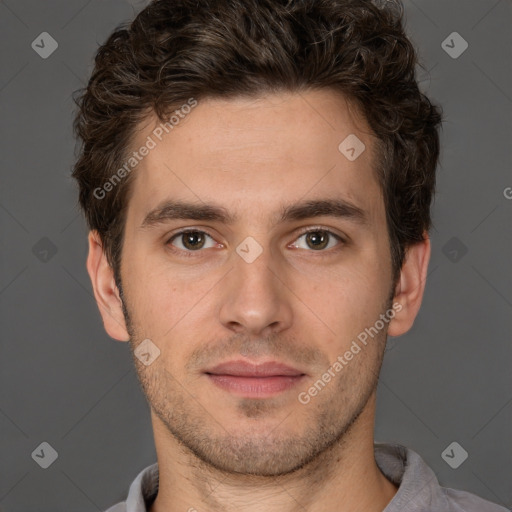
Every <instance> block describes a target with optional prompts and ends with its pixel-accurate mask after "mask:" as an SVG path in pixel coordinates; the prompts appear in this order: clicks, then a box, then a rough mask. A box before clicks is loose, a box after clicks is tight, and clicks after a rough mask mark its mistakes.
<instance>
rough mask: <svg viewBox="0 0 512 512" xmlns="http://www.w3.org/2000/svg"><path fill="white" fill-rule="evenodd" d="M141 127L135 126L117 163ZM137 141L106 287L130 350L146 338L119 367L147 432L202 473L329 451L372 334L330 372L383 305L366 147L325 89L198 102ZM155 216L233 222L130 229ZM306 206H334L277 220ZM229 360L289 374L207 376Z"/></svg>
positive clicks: (275, 466)
mask: <svg viewBox="0 0 512 512" xmlns="http://www.w3.org/2000/svg"><path fill="white" fill-rule="evenodd" d="M157 124H158V122H157V121H156V118H152V119H151V120H150V122H149V123H145V124H144V126H141V130H140V132H139V133H138V135H137V138H136V140H135V143H134V147H135V148H139V147H140V146H142V145H143V144H144V143H146V141H147V137H148V136H151V135H152V132H153V130H154V129H155V127H156V126H157ZM354 135H355V136H356V137H357V138H358V139H359V140H360V141H362V142H363V143H364V144H365V147H366V149H365V150H364V151H363V152H362V153H361V154H360V156H358V157H357V158H356V159H355V160H353V159H349V158H347V156H346V155H349V156H352V153H353V152H351V151H350V146H351V145H350V144H349V147H348V148H345V146H343V148H344V150H343V151H344V152H343V151H340V149H338V147H339V146H340V143H341V142H342V141H344V140H345V139H346V138H347V137H348V136H354ZM152 137H153V139H155V141H156V143H157V144H156V147H154V148H153V149H151V151H150V152H149V155H147V156H146V157H145V158H144V159H143V160H142V161H141V163H140V164H139V165H138V167H137V169H136V170H134V171H133V172H134V173H135V175H134V176H133V177H134V183H133V185H134V188H133V195H132V196H131V198H130V202H129V206H128V211H127V221H126V232H125V241H124V246H123V251H122V268H121V278H122V285H123V286H122V288H123V292H124V297H125V307H126V312H127V313H128V318H127V319H126V320H127V321H128V329H129V333H130V336H131V340H130V341H131V343H132V346H133V348H134V349H135V348H136V347H137V345H138V344H139V343H140V342H141V341H142V340H145V339H147V338H149V339H150V340H151V342H152V343H154V344H155V345H156V346H157V347H158V349H159V350H160V355H159V357H157V358H156V359H155V360H154V361H153V362H152V363H151V364H150V365H148V366H146V365H144V364H142V363H141V362H140V361H139V360H138V359H135V362H136V365H137V372H138V375H139V378H140V381H141V383H142V385H143V388H144V391H145V393H146V395H147V398H148V401H149V403H150V405H151V408H152V413H153V421H154V423H155V425H154V426H155V431H158V432H159V433H160V434H159V435H160V436H164V437H165V436H169V435H172V436H174V437H175V438H177V439H178V440H180V441H181V442H182V443H183V445H185V447H187V448H188V449H190V450H191V451H192V452H193V453H195V454H196V455H197V456H198V457H199V458H200V459H201V460H203V461H205V462H207V463H209V464H211V465H213V466H215V467H217V468H219V469H223V470H226V471H233V472H241V473H253V474H260V475H275V474H281V473H286V472H290V471H292V470H294V469H297V468H298V467H299V466H301V465H302V464H304V463H305V462H308V461H310V460H312V459H313V458H314V457H316V456H317V455H319V454H320V453H322V452H323V451H324V450H325V449H327V448H328V447H329V446H331V445H332V443H333V442H335V441H336V440H339V439H341V438H342V436H343V434H344V433H345V432H346V431H347V429H348V427H349V426H350V425H351V424H353V422H354V420H356V419H357V418H358V417H359V415H360V414H361V412H362V411H363V410H364V409H365V406H366V405H367V403H368V399H369V398H370V397H371V396H372V394H373V393H374V392H375V386H376V383H377V374H378V371H379V369H380V364H381V361H382V357H383V352H384V346H385V337H386V325H385V326H384V328H382V329H379V330H378V331H379V332H378V334H375V335H374V336H373V337H370V336H367V344H366V345H363V344H362V343H361V342H359V343H358V345H359V346H360V351H359V352H357V353H356V354H354V355H353V358H352V359H351V360H349V361H347V360H346V359H344V360H345V362H346V364H343V365H342V366H343V368H342V369H341V370H338V371H336V370H334V371H333V370H332V365H333V363H334V362H335V361H337V360H338V361H339V359H338V357H339V356H341V357H343V356H344V354H345V353H346V352H347V351H349V350H350V348H351V346H353V345H352V342H353V341H354V340H357V339H358V338H357V336H358V335H359V334H361V333H362V332H364V331H365V329H369V328H370V327H374V326H375V324H376V321H377V320H378V319H379V318H380V315H381V314H383V313H385V312H386V310H387V309H389V307H390V292H391V290H392V279H391V258H390V249H389V242H388V234H387V229H386V220H385V209H384V202H383V197H382V193H381V190H380V187H379V185H378V182H377V177H376V174H375V171H374V165H375V161H374V159H373V155H372V150H373V147H374V139H373V138H372V137H371V136H370V135H369V129H368V127H367V125H366V124H365V123H364V121H363V120H362V119H361V118H360V117H357V113H356V111H355V109H351V110H350V111H349V109H348V107H347V103H346V102H345V100H344V99H343V98H342V97H340V96H337V95H335V94H334V93H333V92H328V91H313V92H308V93H304V94H301V95H299V94H282V95H272V96H266V97H264V98H260V99H257V100H255V99H238V100H229V101H228V100H209V101H201V102H199V104H198V106H197V107H195V108H194V109H193V110H192V112H191V113H190V114H189V115H188V116H187V117H186V118H185V119H183V120H182V121H181V122H180V123H179V125H178V126H176V127H175V128H174V129H173V130H172V132H171V133H169V134H168V135H165V136H164V137H163V138H162V140H161V141H158V139H156V138H155V137H154V135H153V136H152ZM351 140H352V144H353V141H354V140H355V139H349V141H351ZM343 148H342V149H343ZM166 201H173V202H178V201H179V202H182V203H190V204H191V205H193V206H199V207H205V206H206V205H211V206H213V207H215V208H219V209H222V210H223V211H224V213H226V214H227V215H229V216H231V217H232V218H233V219H232V222H230V223H227V222H224V221H223V220H222V219H220V218H213V217H210V218H202V219H200V220H198V219H194V218H181V219H180V218H172V216H167V219H166V220H161V221H159V222H147V223H146V224H145V225H144V226H143V224H144V220H145V218H146V216H147V215H148V214H149V212H151V211H152V210H154V209H156V208H158V207H161V206H162V205H163V204H164V202H166ZM313 201H337V202H338V206H339V205H341V208H338V210H337V211H338V215H334V214H333V213H332V212H330V211H329V210H314V209H313V210H311V211H309V213H307V214H306V216H305V217H304V215H291V213H293V212H291V211H290V207H293V206H299V205H301V206H302V205H304V204H305V203H308V202H313ZM285 209H288V210H287V211H288V214H289V215H284V217H285V219H282V218H281V217H283V213H284V212H285V211H286V210H285ZM315 212H316V213H318V212H320V213H322V215H319V216H316V215H315ZM295 213H297V212H295ZM153 217H154V216H153ZM164 217H165V216H164ZM183 229H189V230H192V231H195V233H189V234H188V235H187V234H184V235H177V233H178V232H179V231H181V230H183ZM306 230H311V231H312V233H310V234H309V235H308V234H307V233H304V231H306ZM338 237H339V238H338ZM378 325H380V324H378ZM372 332H374V331H372ZM232 361H236V362H238V361H245V362H249V363H252V364H254V365H259V364H260V363H266V362H278V363H282V364H285V365H288V366H289V367H291V368H292V371H291V373H292V374H293V375H288V376H282V374H283V373H286V372H283V371H282V370H279V369H275V370H274V371H273V370H272V368H270V369H269V368H267V370H268V371H267V374H265V375H266V376H256V377H255V376H254V375H253V376H252V377H247V376H241V375H240V372H241V371H240V367H238V368H235V369H233V368H231V369H229V368H228V369H226V368H224V369H222V368H221V369H217V370H216V369H215V367H216V366H217V365H219V364H220V363H225V362H232ZM329 368H331V378H330V379H329V381H328V382H325V381H324V385H323V386H317V393H314V392H313V393H308V390H309V389H310V388H311V387H312V386H313V385H314V384H315V382H317V381H318V380H319V379H321V378H322V375H323V374H325V372H327V371H328V369H329ZM338 368H339V367H338ZM245 370H247V368H245ZM214 374H215V375H214ZM235 374H237V375H236V376H235ZM332 374H334V376H332ZM271 375H273V376H271ZM278 375H281V376H278ZM318 388H319V389H320V390H318ZM304 392H306V394H307V395H308V396H309V397H310V400H309V401H308V400H307V397H306V395H305V393H304ZM301 393H302V394H301ZM299 397H302V400H300V399H299ZM305 402H307V403H305Z"/></svg>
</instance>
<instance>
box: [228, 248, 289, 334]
mask: <svg viewBox="0 0 512 512" xmlns="http://www.w3.org/2000/svg"><path fill="white" fill-rule="evenodd" d="M232 260H233V269H232V270H231V271H230V272H228V274H227V275H226V278H225V280H224V281H223V290H222V297H221V300H222V302H221V307H220V311H219V319H220V322H221V323H222V324H223V325H224V326H225V327H226V328H228V329H230V330H231V331H233V332H236V333H244V334H246V335H253V336H268V335H270V334H275V333H276V332H280V331H282V330H285V329H288V328H289V327H290V326H291V324H292V317H293V311H292V304H291V302H290V301H291V299H292V296H293V294H292V292H291V291H290V289H289V288H288V287H289V284H288V283H287V282H286V276H285V273H284V271H283V269H282V268H281V269H280V268H279V266H278V262H276V261H272V257H271V254H270V250H269V249H268V248H265V249H264V250H263V252H262V253H261V254H260V255H259V256H258V257H257V258H256V259H255V260H254V261H252V262H251V263H248V262H247V261H246V260H244V259H243V258H242V257H240V256H239V255H238V253H236V252H234V253H233V256H232Z"/></svg>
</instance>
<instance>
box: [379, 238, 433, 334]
mask: <svg viewBox="0 0 512 512" xmlns="http://www.w3.org/2000/svg"><path fill="white" fill-rule="evenodd" d="M429 260H430V238H429V237H428V233H427V232H425V233H423V240H422V241H421V242H417V243H415V244H413V245H411V246H409V248H408V249H407V251H406V254H405V260H404V263H403V265H402V269H401V271H400V278H399V279H398V283H397V284H396V288H395V296H394V298H393V304H395V303H398V304H400V306H401V308H400V309H399V308H398V307H397V308H396V315H395V317H394V318H393V319H392V320H391V321H390V322H389V328H388V334H389V335H390V336H401V335H402V334H405V333H406V332H407V331H408V330H409V329H410V328H411V327H412V324H413V323H414V319H415V318H416V315H417V314H418V311H419V309H420V306H421V301H422V299H423V292H424V291H425V281H426V279H427V268H428V262H429Z"/></svg>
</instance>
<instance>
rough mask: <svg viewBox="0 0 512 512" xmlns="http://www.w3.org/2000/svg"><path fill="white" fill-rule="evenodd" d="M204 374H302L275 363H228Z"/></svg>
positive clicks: (295, 375)
mask: <svg viewBox="0 0 512 512" xmlns="http://www.w3.org/2000/svg"><path fill="white" fill-rule="evenodd" d="M205 373H208V374H212V375H231V376H235V377H275V376H287V377H298V376H300V375H304V373H303V372H301V371H300V370H297V369H296V368H292V367H291V366H288V365H286V364H283V363H279V362H277V361H269V362H267V363H261V364H252V363H249V362H247V361H228V362H226V363H221V364H219V365H217V366H214V367H213V368H211V369H209V370H207V371H206V372H205Z"/></svg>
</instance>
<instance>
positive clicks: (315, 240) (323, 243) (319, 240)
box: [294, 229, 343, 251]
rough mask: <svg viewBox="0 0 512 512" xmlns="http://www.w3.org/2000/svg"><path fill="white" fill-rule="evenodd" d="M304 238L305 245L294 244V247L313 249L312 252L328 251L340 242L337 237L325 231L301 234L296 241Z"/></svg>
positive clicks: (339, 238) (319, 230)
mask: <svg viewBox="0 0 512 512" xmlns="http://www.w3.org/2000/svg"><path fill="white" fill-rule="evenodd" d="M301 238H304V242H305V243H302V244H300V243H295V244H294V247H296V248H298V249H313V250H314V251H324V250H325V249H330V248H332V247H334V246H336V245H338V244H339V242H342V241H343V240H342V239H341V237H339V236H338V235H335V234H334V233H332V232H331V231H327V230H325V229H312V230H309V231H306V232H305V233H302V235H300V236H299V238H298V239H297V240H300V239H301Z"/></svg>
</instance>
